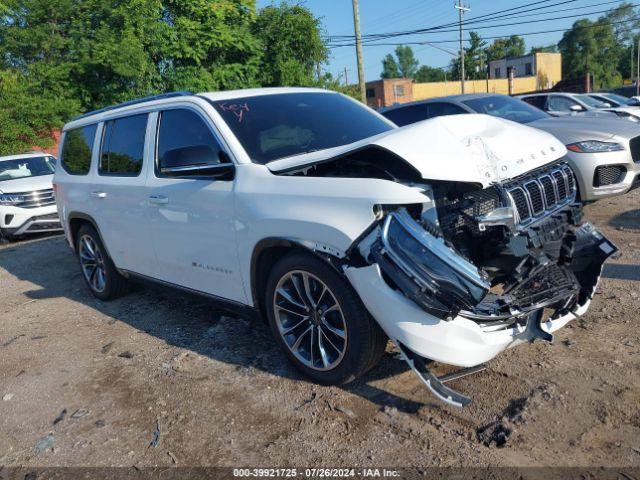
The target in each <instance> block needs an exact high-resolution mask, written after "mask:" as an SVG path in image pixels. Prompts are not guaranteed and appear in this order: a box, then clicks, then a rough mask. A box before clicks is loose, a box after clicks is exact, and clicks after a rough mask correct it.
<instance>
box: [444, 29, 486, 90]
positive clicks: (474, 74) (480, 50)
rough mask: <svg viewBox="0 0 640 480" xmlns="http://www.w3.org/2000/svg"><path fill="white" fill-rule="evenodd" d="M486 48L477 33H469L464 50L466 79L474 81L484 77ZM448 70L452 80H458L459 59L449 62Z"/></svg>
mask: <svg viewBox="0 0 640 480" xmlns="http://www.w3.org/2000/svg"><path fill="white" fill-rule="evenodd" d="M486 46H487V42H485V41H484V40H482V38H481V37H480V35H479V34H478V33H477V32H470V33H469V46H468V47H465V48H464V70H465V78H466V79H470V80H476V79H482V78H485V77H486V71H487V70H486V68H487V63H486V53H485V50H486ZM450 69H451V76H452V78H453V79H456V80H460V58H454V59H453V60H452V61H451V67H450Z"/></svg>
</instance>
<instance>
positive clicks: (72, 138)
mask: <svg viewBox="0 0 640 480" xmlns="http://www.w3.org/2000/svg"><path fill="white" fill-rule="evenodd" d="M95 136H96V125H88V126H86V127H82V128H74V129H73V130H68V131H67V132H66V133H65V134H64V143H63V145H62V158H61V159H60V163H61V165H62V167H63V168H64V169H65V170H66V171H67V172H68V173H70V174H72V175H87V174H88V173H89V168H90V167H91V152H92V151H93V140H94V138H95Z"/></svg>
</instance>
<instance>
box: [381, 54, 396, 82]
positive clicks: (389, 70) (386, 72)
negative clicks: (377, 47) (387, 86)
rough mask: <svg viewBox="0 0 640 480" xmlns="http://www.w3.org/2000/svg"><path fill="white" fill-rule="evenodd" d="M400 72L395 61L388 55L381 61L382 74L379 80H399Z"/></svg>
mask: <svg viewBox="0 0 640 480" xmlns="http://www.w3.org/2000/svg"><path fill="white" fill-rule="evenodd" d="M399 77H400V71H399V69H398V63H397V62H396V59H395V58H394V57H393V55H391V54H390V53H389V54H387V55H385V57H384V58H383V59H382V73H381V74H380V78H399Z"/></svg>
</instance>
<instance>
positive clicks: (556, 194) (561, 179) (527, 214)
mask: <svg viewBox="0 0 640 480" xmlns="http://www.w3.org/2000/svg"><path fill="white" fill-rule="evenodd" d="M505 189H506V190H507V193H508V195H509V197H510V199H511V202H512V204H513V207H514V209H515V211H516V213H517V214H518V221H519V223H520V224H525V225H526V224H529V223H531V222H534V221H535V220H537V219H539V218H541V217H543V216H545V215H546V214H548V213H550V212H554V211H556V210H558V209H560V208H562V207H564V206H565V205H567V204H569V203H571V202H573V201H574V199H575V195H576V182H575V178H574V176H573V172H572V171H571V168H570V167H569V166H568V165H567V164H560V165H554V166H553V167H550V168H545V169H541V170H537V171H536V172H532V173H529V174H527V175H525V176H523V177H521V178H520V179H516V180H515V181H514V182H511V183H509V184H507V185H505Z"/></svg>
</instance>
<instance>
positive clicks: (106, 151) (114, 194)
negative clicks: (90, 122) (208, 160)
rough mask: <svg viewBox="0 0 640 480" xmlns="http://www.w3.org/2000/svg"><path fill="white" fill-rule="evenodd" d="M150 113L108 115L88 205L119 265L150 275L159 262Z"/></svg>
mask: <svg viewBox="0 0 640 480" xmlns="http://www.w3.org/2000/svg"><path fill="white" fill-rule="evenodd" d="M148 116H149V115H148V114H147V113H143V114H138V115H130V116H125V117H119V118H115V119H112V120H106V121H105V122H104V123H103V127H102V136H101V142H100V148H99V152H98V159H97V162H96V165H95V166H94V171H93V175H92V185H91V189H90V191H89V192H87V194H88V195H87V196H88V198H87V202H88V206H89V207H90V208H89V209H88V210H89V211H90V212H91V213H92V216H93V218H94V219H95V221H96V223H97V224H98V228H99V229H100V234H101V235H102V239H103V241H104V242H105V244H106V247H107V250H108V252H109V255H110V256H111V258H112V259H113V262H114V263H115V265H116V266H117V267H118V268H122V269H126V270H130V271H132V272H136V273H141V274H143V275H150V274H151V273H152V272H153V268H154V265H155V263H156V259H155V254H154V252H153V248H152V246H151V244H150V239H149V232H148V231H147V229H146V227H147V214H148V211H147V209H146V203H145V201H146V198H147V196H148V194H147V191H146V186H145V183H146V181H145V175H144V172H143V167H144V165H145V164H146V163H148V162H149V161H150V160H148V159H146V157H149V152H148V150H149V149H148V148H145V145H148V142H146V141H145V140H146V138H147V137H148V135H150V133H151V132H149V133H148V132H147V123H148V121H147V120H148Z"/></svg>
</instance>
